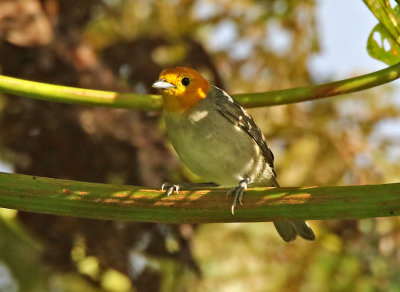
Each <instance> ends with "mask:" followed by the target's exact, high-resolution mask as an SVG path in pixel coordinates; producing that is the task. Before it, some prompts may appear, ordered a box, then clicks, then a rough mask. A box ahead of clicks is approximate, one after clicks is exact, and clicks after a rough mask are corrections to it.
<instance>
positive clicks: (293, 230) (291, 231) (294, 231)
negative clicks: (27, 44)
mask: <svg viewBox="0 0 400 292" xmlns="http://www.w3.org/2000/svg"><path fill="white" fill-rule="evenodd" d="M273 223H274V225H275V228H276V231H278V233H279V235H280V236H281V237H282V239H283V240H284V241H286V242H290V241H293V240H295V239H296V237H297V235H298V236H300V237H302V238H304V239H306V240H315V234H314V232H313V230H312V229H311V227H310V226H309V225H308V224H307V222H305V221H303V220H282V221H274V222H273Z"/></svg>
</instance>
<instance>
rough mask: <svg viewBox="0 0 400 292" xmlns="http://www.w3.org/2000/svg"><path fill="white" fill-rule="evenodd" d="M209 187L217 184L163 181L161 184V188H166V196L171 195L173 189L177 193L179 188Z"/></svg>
mask: <svg viewBox="0 0 400 292" xmlns="http://www.w3.org/2000/svg"><path fill="white" fill-rule="evenodd" d="M210 187H219V184H216V183H213V182H206V183H195V184H190V183H183V184H180V185H176V184H171V183H163V185H162V186H161V190H162V191H163V190H164V189H166V190H167V196H169V195H171V194H172V193H173V192H174V191H175V192H176V193H177V194H178V193H179V190H190V189H198V188H210Z"/></svg>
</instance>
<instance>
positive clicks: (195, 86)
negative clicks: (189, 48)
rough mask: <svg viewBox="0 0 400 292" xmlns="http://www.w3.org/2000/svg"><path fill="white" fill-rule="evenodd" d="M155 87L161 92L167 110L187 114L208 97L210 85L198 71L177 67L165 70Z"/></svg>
mask: <svg viewBox="0 0 400 292" xmlns="http://www.w3.org/2000/svg"><path fill="white" fill-rule="evenodd" d="M153 87H154V88H157V89H159V90H160V92H161V95H162V97H163V99H164V109H165V110H167V111H178V112H186V111H189V110H190V109H191V108H193V107H195V106H196V105H197V103H198V102H199V101H200V100H202V99H203V98H205V97H206V95H207V93H208V90H209V89H210V83H209V82H208V81H207V80H206V79H205V78H204V77H203V76H201V75H200V74H199V73H198V72H197V71H196V70H193V69H190V68H186V67H175V68H168V69H165V70H163V71H162V72H161V74H160V77H159V79H158V80H157V81H156V82H154V83H153Z"/></svg>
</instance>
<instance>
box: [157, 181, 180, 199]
mask: <svg viewBox="0 0 400 292" xmlns="http://www.w3.org/2000/svg"><path fill="white" fill-rule="evenodd" d="M164 189H166V190H167V197H169V196H170V195H172V194H173V192H176V193H177V194H179V190H180V189H181V187H180V185H174V184H171V183H163V184H162V186H161V190H162V191H163V190H164Z"/></svg>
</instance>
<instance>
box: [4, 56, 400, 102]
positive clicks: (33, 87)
mask: <svg viewBox="0 0 400 292" xmlns="http://www.w3.org/2000/svg"><path fill="white" fill-rule="evenodd" d="M399 77H400V63H398V64H395V65H392V66H390V67H388V68H386V69H383V70H379V71H376V72H373V73H370V74H366V75H361V76H358V77H354V78H349V79H344V80H341V81H336V82H330V83H325V84H320V85H312V86H307V87H298V88H291V89H283V90H275V91H269V92H262V93H245V94H237V95H234V96H235V97H236V98H237V99H238V101H239V102H240V103H241V104H242V105H243V106H245V107H247V108H251V107H262V106H272V105H281V104H289V103H295V102H301V101H310V100H316V99H320V98H324V97H329V96H334V95H339V94H345V93H350V92H355V91H360V90H364V89H368V88H371V87H375V86H379V85H382V84H385V83H388V82H391V81H393V80H395V79H397V78H399ZM0 92H3V93H9V94H15V95H20V96H24V97H28V98H34V99H41V100H46V101H53V102H64V103H71V104H80V105H91V106H93V105H96V106H108V107H115V108H133V109H141V110H159V109H161V107H162V99H161V97H160V96H159V95H147V94H133V93H118V92H111V91H101V90H91V89H83V88H75V87H68V86H60V85H53V84H47V83H40V82H34V81H27V80H22V79H18V78H12V77H7V76H4V75H0Z"/></svg>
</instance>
